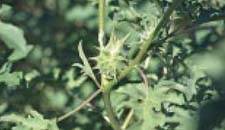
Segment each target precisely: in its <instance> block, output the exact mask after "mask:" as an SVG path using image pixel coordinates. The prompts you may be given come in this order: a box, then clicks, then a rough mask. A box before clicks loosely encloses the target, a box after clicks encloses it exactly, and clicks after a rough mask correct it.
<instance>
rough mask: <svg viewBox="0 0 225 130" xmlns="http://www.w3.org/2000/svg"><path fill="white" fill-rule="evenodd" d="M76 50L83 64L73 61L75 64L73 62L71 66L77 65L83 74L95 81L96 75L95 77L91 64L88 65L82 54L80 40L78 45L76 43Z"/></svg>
mask: <svg viewBox="0 0 225 130" xmlns="http://www.w3.org/2000/svg"><path fill="white" fill-rule="evenodd" d="M78 52H79V56H80V58H81V60H82V62H83V65H81V64H79V63H75V64H73V66H77V67H79V68H81V69H82V71H83V72H84V74H85V75H87V76H89V77H90V78H92V79H93V80H94V81H97V80H96V77H95V75H94V73H93V71H92V68H91V66H90V64H89V62H88V60H87V57H86V56H85V54H84V51H83V47H82V42H80V43H79V45H78Z"/></svg>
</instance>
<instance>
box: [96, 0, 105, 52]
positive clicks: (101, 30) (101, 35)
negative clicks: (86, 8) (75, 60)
mask: <svg viewBox="0 0 225 130" xmlns="http://www.w3.org/2000/svg"><path fill="white" fill-rule="evenodd" d="M98 15H99V16H98V24H99V25H98V27H99V32H98V42H99V46H100V50H102V48H103V42H104V35H105V34H104V26H105V22H104V21H105V0H99V2H98Z"/></svg>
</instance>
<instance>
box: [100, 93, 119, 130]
mask: <svg viewBox="0 0 225 130" xmlns="http://www.w3.org/2000/svg"><path fill="white" fill-rule="evenodd" d="M103 100H104V104H105V110H106V112H107V115H108V118H109V120H110V124H111V126H112V128H113V129H114V130H122V129H121V128H120V124H119V121H118V120H117V119H116V116H115V114H114V111H113V108H112V105H111V101H110V91H104V92H103Z"/></svg>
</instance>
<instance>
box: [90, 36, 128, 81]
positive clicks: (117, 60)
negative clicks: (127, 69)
mask: <svg viewBox="0 0 225 130" xmlns="http://www.w3.org/2000/svg"><path fill="white" fill-rule="evenodd" d="M128 36H129V35H126V36H125V37H124V38H122V39H118V38H117V37H116V36H115V34H114V33H111V36H110V40H109V42H108V44H107V45H106V46H105V47H103V48H102V49H100V54H99V55H98V56H96V57H94V58H92V59H94V60H95V61H96V62H97V65H96V66H95V69H98V70H99V71H100V73H101V74H103V75H104V76H105V77H107V78H108V79H116V77H117V75H118V72H119V71H121V70H122V69H123V67H124V66H125V58H124V57H123V56H122V54H121V53H122V51H123V45H124V43H125V41H126V39H127V38H128Z"/></svg>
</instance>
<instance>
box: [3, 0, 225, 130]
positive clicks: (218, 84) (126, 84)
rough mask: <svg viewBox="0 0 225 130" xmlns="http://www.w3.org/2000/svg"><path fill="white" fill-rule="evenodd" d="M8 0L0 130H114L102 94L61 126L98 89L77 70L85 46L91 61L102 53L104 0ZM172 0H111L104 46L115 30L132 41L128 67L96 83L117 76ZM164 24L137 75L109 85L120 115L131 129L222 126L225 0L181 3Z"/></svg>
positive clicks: (211, 129) (219, 129)
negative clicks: (100, 18) (100, 31)
mask: <svg viewBox="0 0 225 130" xmlns="http://www.w3.org/2000/svg"><path fill="white" fill-rule="evenodd" d="M1 2H2V3H1V5H0V66H1V68H0V130H9V129H12V130H58V129H62V130H111V129H112V128H111V127H110V125H109V123H108V118H107V116H106V112H105V109H104V104H103V101H102V95H101V94H99V95H98V96H97V97H96V98H95V99H94V100H93V101H91V102H90V103H87V104H86V105H85V108H84V109H82V110H80V111H79V112H76V113H75V114H72V115H70V116H69V117H67V118H65V119H62V120H60V121H57V119H59V117H61V116H62V115H64V114H65V113H68V112H70V111H71V110H73V109H74V108H76V107H77V106H79V104H81V103H82V102H83V101H84V100H85V99H87V98H88V97H89V96H90V95H91V94H92V93H93V92H95V91H96V90H97V89H98V88H97V87H96V85H95V82H93V81H92V80H91V79H90V78H88V76H86V75H83V74H82V73H81V69H80V68H79V67H76V66H72V65H73V64H74V63H82V59H80V58H82V57H80V56H79V55H81V54H79V52H78V43H79V41H81V40H82V43H83V44H82V45H83V50H84V52H85V54H86V56H87V57H94V56H97V55H98V54H99V52H98V51H99V50H98V49H97V48H96V47H97V46H98V1H96V0H7V1H6V0H5V1H4V0H3V1H1ZM171 3H172V1H171V0H140V1H138V0H107V2H106V5H107V7H106V18H105V42H106V43H108V40H109V39H110V35H111V38H112V32H113V30H114V34H115V36H116V38H117V37H119V38H118V39H122V38H124V37H125V36H126V35H127V34H129V35H128V38H127V39H126V41H125V43H124V48H123V49H122V51H121V53H122V54H121V55H122V56H123V57H125V62H123V63H122V64H119V65H117V66H116V70H115V73H111V72H114V70H109V69H110V68H109V66H107V65H106V69H105V68H103V67H104V66H103V67H102V68H100V69H99V70H100V71H99V70H97V69H94V72H95V74H96V77H97V79H99V78H100V73H105V72H106V73H107V74H109V76H111V78H116V77H117V73H119V72H120V71H121V70H123V69H124V68H123V67H126V64H127V63H129V61H130V60H131V59H132V58H133V57H135V55H136V54H137V50H138V47H139V46H140V45H141V43H142V41H144V40H146V38H147V37H148V36H149V35H150V34H151V33H152V32H153V31H154V29H155V28H156V26H157V25H158V23H159V22H160V19H161V18H162V16H163V15H164V14H165V12H166V11H167V9H168V8H169V7H170V6H171V5H172V4H171ZM165 22H166V26H165V27H164V28H163V29H162V30H161V31H160V33H159V34H158V35H157V37H156V38H155V39H154V41H153V43H152V44H151V46H150V48H149V50H148V53H146V55H145V57H144V59H143V62H141V63H140V64H139V65H138V69H134V70H133V71H132V72H130V73H129V75H128V76H127V77H126V78H125V79H123V80H122V81H120V82H119V83H118V84H116V85H115V87H113V89H112V93H111V100H112V106H113V108H114V111H115V113H116V115H117V117H118V119H119V120H120V121H121V122H122V121H123V120H124V119H128V120H129V123H127V129H128V130H153V129H157V130H197V129H198V130H224V129H225V114H224V113H225V98H224V96H225V86H224V84H225V66H224V65H225V1H224V0H183V1H182V3H181V4H180V5H179V6H178V7H177V8H176V10H175V11H174V12H173V13H172V14H171V17H170V20H167V21H165ZM113 47H114V46H113ZM113 47H112V48H110V49H113ZM103 60H104V59H103ZM90 64H91V66H93V67H94V66H95V65H96V62H95V61H94V60H90ZM111 68H112V67H111ZM99 72H100V73H99ZM127 115H128V116H127ZM129 115H131V118H129ZM125 124H126V123H125Z"/></svg>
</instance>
